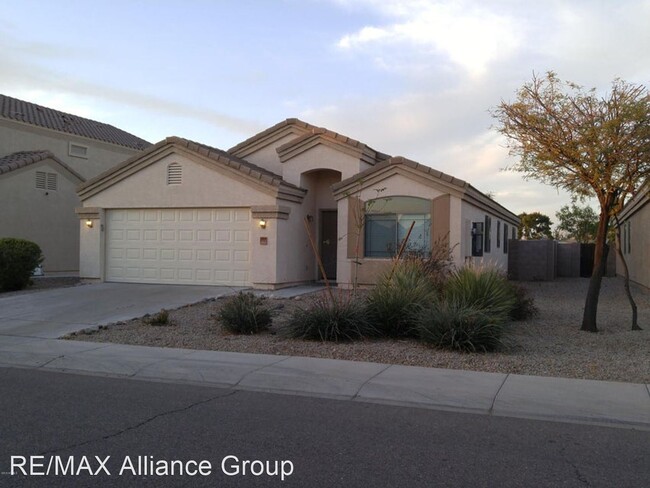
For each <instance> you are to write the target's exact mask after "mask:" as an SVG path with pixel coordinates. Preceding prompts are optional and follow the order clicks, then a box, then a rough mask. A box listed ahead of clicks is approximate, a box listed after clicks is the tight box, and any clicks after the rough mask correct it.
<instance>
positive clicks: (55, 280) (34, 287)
mask: <svg viewBox="0 0 650 488" xmlns="http://www.w3.org/2000/svg"><path fill="white" fill-rule="evenodd" d="M81 285H83V283H82V282H81V280H80V279H79V278H78V277H75V276H42V277H33V278H32V284H31V285H30V286H28V287H27V288H25V289H24V290H18V291H7V292H1V293H0V297H1V298H4V297H8V296H16V295H24V294H26V293H35V292H39V291H43V290H49V289H52V288H67V287H69V286H81Z"/></svg>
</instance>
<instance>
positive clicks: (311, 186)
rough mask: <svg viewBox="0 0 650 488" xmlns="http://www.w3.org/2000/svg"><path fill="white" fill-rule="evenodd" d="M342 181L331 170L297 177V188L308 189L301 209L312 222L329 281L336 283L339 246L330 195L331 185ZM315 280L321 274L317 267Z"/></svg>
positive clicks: (333, 206) (336, 219)
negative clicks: (298, 186)
mask: <svg viewBox="0 0 650 488" xmlns="http://www.w3.org/2000/svg"><path fill="white" fill-rule="evenodd" d="M340 181H341V172H340V171H334V170H331V169H317V170H312V171H308V172H305V173H303V174H301V175H300V186H301V187H302V188H305V189H306V190H307V195H306V197H305V200H304V201H303V206H304V208H305V211H306V212H307V218H308V220H309V222H310V223H311V232H312V235H313V236H314V237H315V239H316V242H317V244H318V251H319V253H320V256H321V260H322V261H323V267H324V269H325V275H326V276H327V279H328V280H331V281H334V280H336V262H337V252H336V250H337V246H338V238H339V235H338V223H337V222H338V212H337V210H336V200H334V196H333V195H332V185H333V184H335V183H338V182H340ZM316 269H317V270H318V271H317V276H316V277H315V278H316V279H322V278H323V276H322V273H321V272H320V270H319V269H318V267H316Z"/></svg>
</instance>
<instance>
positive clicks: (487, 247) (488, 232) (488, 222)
mask: <svg viewBox="0 0 650 488" xmlns="http://www.w3.org/2000/svg"><path fill="white" fill-rule="evenodd" d="M491 234H492V217H488V216H487V215H486V216H485V246H484V251H485V252H490V248H491V247H492V239H491Z"/></svg>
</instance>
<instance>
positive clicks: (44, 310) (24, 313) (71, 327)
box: [0, 283, 241, 339]
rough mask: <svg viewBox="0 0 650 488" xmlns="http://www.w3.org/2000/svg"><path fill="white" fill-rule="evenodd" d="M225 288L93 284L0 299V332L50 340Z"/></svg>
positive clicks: (225, 290) (227, 290)
mask: <svg viewBox="0 0 650 488" xmlns="http://www.w3.org/2000/svg"><path fill="white" fill-rule="evenodd" d="M239 289H241V288H233V287H226V286H189V285H188V286H183V285H145V284H131V283H97V284H92V285H83V286H76V287H70V288H56V289H52V290H46V291H42V292H34V293H27V294H23V295H15V296H7V297H2V296H1V295H0V335H5V336H7V335H9V336H21V337H40V338H45V339H54V338H57V337H61V336H62V335H65V334H67V333H70V332H74V331H78V330H81V329H85V328H87V327H93V326H97V325H101V324H108V323H111V322H117V321H120V320H128V319H132V318H135V317H140V316H142V315H145V314H147V313H154V312H158V311H159V310H160V309H161V308H167V309H171V308H177V307H180V306H182V305H187V304H189V303H195V302H198V301H201V300H203V299H206V298H215V297H219V296H224V295H228V294H231V293H233V292H235V291H237V290H239Z"/></svg>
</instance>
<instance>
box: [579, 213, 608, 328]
mask: <svg viewBox="0 0 650 488" xmlns="http://www.w3.org/2000/svg"><path fill="white" fill-rule="evenodd" d="M608 224H609V215H608V211H607V210H604V209H602V208H601V211H600V219H599V221H598V232H597V233H596V250H595V251H594V269H593V271H592V273H591V278H590V280H589V290H588V291H587V300H586V301H585V310H584V313H583V315H582V327H581V328H580V330H584V331H587V332H598V327H597V325H596V315H597V313H598V297H599V296H600V285H601V284H602V282H603V276H605V266H606V265H607V259H606V256H605V245H606V243H607V226H608Z"/></svg>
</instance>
